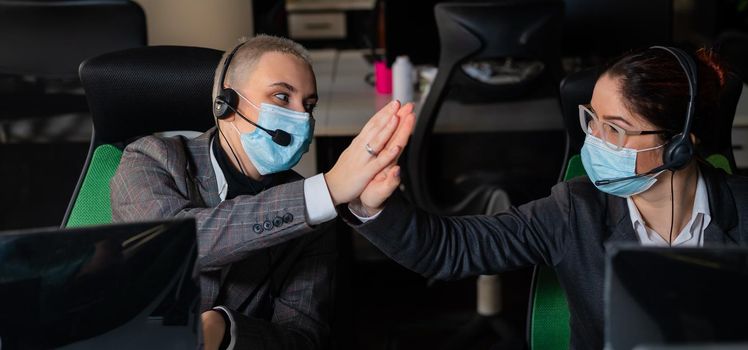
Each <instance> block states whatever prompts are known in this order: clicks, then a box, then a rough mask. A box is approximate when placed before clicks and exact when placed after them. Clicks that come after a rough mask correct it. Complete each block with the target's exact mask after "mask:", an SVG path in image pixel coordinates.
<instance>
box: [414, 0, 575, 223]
mask: <svg viewBox="0 0 748 350" xmlns="http://www.w3.org/2000/svg"><path fill="white" fill-rule="evenodd" d="M562 13H563V3H562V2H560V1H547V2H541V1H501V2H491V3H442V4H438V5H437V6H436V7H435V8H434V14H435V16H436V23H437V26H438V29H439V37H440V43H441V54H440V58H439V70H438V73H437V76H436V78H435V80H434V83H433V84H432V86H431V89H430V92H429V94H428V96H427V98H426V101H425V102H424V104H423V107H422V108H421V111H420V113H419V117H418V121H417V122H416V127H415V131H414V134H413V138H412V141H411V143H410V146H409V151H408V153H407V167H406V170H407V173H406V175H407V177H408V179H409V187H408V188H409V190H410V191H411V194H412V195H413V199H414V201H415V202H416V203H417V204H418V206H420V207H422V208H425V209H427V210H432V211H438V205H437V204H436V203H435V201H434V200H433V199H432V196H431V195H430V193H429V184H428V183H427V181H426V179H427V177H426V176H424V174H426V172H427V170H426V169H427V168H426V166H427V159H428V154H427V153H428V149H429V145H428V144H429V141H430V137H431V134H432V131H433V127H434V124H435V122H436V118H437V116H438V113H439V110H440V108H441V105H442V103H443V102H444V99H445V98H446V97H447V95H448V93H449V92H450V91H451V90H453V88H454V87H456V86H460V87H462V88H464V90H466V91H470V92H471V93H473V94H476V95H484V96H488V97H489V98H490V99H492V100H494V101H495V100H502V99H514V98H520V96H519V95H518V93H517V92H518V91H520V92H522V93H527V94H530V93H531V92H534V91H535V90H536V89H535V88H536V87H537V88H539V87H540V86H542V85H543V84H542V82H547V81H549V80H550V81H553V82H552V84H551V85H552V86H554V88H553V89H554V91H555V86H557V85H556V84H557V82H558V80H557V79H556V80H555V81H554V78H553V77H557V76H558V74H559V72H560V33H561V18H562ZM506 57H518V58H526V59H532V60H537V61H539V62H542V63H543V67H544V68H543V72H542V74H540V75H538V76H536V78H534V79H528V80H525V81H519V82H517V83H515V84H504V85H492V84H487V83H483V82H480V81H478V80H476V79H474V78H472V77H470V76H468V75H466V73H465V71H464V69H462V65H463V64H464V63H466V62H473V61H476V60H482V59H495V58H506Z"/></svg>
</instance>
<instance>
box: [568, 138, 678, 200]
mask: <svg viewBox="0 0 748 350" xmlns="http://www.w3.org/2000/svg"><path fill="white" fill-rule="evenodd" d="M663 146H665V145H664V144H662V145H659V146H655V147H651V148H645V149H640V150H635V149H631V148H621V149H619V150H613V149H611V148H610V147H608V146H606V145H605V143H604V142H603V140H601V139H599V138H597V137H595V136H592V135H590V134H587V137H586V138H585V139H584V146H582V152H581V156H582V165H583V166H584V170H585V171H586V172H587V176H589V178H590V180H592V183H593V184H595V187H597V189H599V190H600V191H603V192H605V193H609V194H612V195H614V196H618V197H624V198H628V197H631V196H633V195H636V194H639V193H642V192H644V191H646V190H648V189H649V188H650V187H652V185H654V184H655V182H657V176H659V175H660V174H662V172H663V171H664V170H662V171H660V172H657V173H655V174H652V175H647V176H640V177H634V176H636V175H637V174H636V157H637V154H639V153H641V152H648V151H653V150H656V149H658V148H661V147H663ZM628 177H632V178H630V179H625V180H621V181H613V182H610V183H607V184H601V185H598V184H596V183H595V182H596V181H601V180H613V179H623V178H628Z"/></svg>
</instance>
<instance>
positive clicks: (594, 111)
mask: <svg viewBox="0 0 748 350" xmlns="http://www.w3.org/2000/svg"><path fill="white" fill-rule="evenodd" d="M587 106H589V107H590V110H592V112H593V113H595V114H597V111H596V110H595V109H594V108H592V105H591V104H589V105H587ZM603 117H605V119H608V120H620V121H621V122H622V123H624V124H626V125H628V126H630V127H632V128H633V127H634V125H633V124H631V123H630V122H629V121H628V120H626V118H624V117H619V116H617V115H603Z"/></svg>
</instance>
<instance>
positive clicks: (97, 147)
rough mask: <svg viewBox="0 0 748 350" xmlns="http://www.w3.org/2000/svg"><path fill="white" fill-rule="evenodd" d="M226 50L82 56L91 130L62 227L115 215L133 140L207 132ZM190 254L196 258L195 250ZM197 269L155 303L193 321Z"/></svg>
mask: <svg viewBox="0 0 748 350" xmlns="http://www.w3.org/2000/svg"><path fill="white" fill-rule="evenodd" d="M222 55H223V52H221V51H218V50H213V49H207V48H198V47H180V46H150V47H142V48H134V49H128V50H123V51H117V52H112V53H107V54H104V55H101V56H97V57H94V58H91V59H88V60H86V61H85V62H83V63H82V64H81V67H80V79H81V82H82V83H83V87H84V89H85V91H86V97H87V98H88V104H89V107H90V109H91V114H92V119H93V134H92V136H91V145H90V148H89V152H88V156H87V159H86V163H85V165H84V167H83V171H82V172H81V176H80V179H79V180H78V184H77V186H76V188H75V191H74V192H73V198H72V199H71V200H70V204H69V205H68V209H67V212H66V213H65V218H64V219H63V223H62V226H63V227H76V226H89V225H100V224H108V223H111V222H112V212H111V206H110V188H109V181H110V179H111V178H112V176H114V173H115V171H116V169H117V166H119V161H120V158H121V156H122V151H123V149H124V147H125V146H126V145H127V144H128V143H130V142H131V141H134V140H136V139H137V138H139V137H141V136H146V135H150V134H153V133H155V132H168V131H180V132H181V131H193V132H194V131H196V132H202V131H205V130H207V129H209V128H210V127H211V126H212V125H213V114H212V110H211V107H212V103H211V92H212V89H213V76H214V74H215V69H216V66H217V65H218V62H219V61H220V59H221V56H222ZM182 134H184V133H182ZM195 134H196V133H195ZM190 259H192V260H191V261H192V262H191V263H190V264H194V259H195V256H194V255H193V256H191V257H190ZM190 266H191V265H190ZM191 271H192V269H189V271H187V272H186V275H185V276H184V278H182V279H181V281H180V283H179V284H177V285H175V286H174V288H173V290H171V291H169V293H171V294H169V295H179V298H176V299H175V298H166V299H165V301H164V304H162V305H160V306H159V307H158V308H157V310H158V312H160V313H161V314H160V315H159V317H162V318H163V320H164V321H163V322H164V323H165V324H173V325H186V324H188V321H189V317H190V314H191V312H192V311H191V307H192V306H193V305H196V304H195V300H196V298H197V297H198V293H199V291H198V288H197V286H196V285H195V284H194V283H193V281H192V278H190V275H189V273H190V272H191ZM180 293H181V294H180Z"/></svg>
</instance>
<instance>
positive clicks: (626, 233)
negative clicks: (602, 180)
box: [605, 195, 639, 245]
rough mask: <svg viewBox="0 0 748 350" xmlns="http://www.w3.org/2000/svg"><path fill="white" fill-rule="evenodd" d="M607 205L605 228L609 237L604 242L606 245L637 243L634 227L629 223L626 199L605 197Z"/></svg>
mask: <svg viewBox="0 0 748 350" xmlns="http://www.w3.org/2000/svg"><path fill="white" fill-rule="evenodd" d="M607 203H608V217H607V226H608V230H609V231H608V232H610V235H609V236H608V238H607V239H606V240H605V243H606V245H609V244H615V243H623V242H638V241H639V238H638V237H637V236H636V232H634V225H633V224H632V223H631V217H630V215H629V209H628V206H627V205H626V199H625V198H620V197H616V196H612V195H607Z"/></svg>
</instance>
